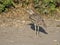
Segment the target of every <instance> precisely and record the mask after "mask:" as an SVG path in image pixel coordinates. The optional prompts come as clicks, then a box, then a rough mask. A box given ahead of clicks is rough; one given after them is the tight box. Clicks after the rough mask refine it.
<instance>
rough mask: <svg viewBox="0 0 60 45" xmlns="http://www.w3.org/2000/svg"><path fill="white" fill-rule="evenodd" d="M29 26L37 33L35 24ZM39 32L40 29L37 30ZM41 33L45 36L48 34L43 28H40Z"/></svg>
mask: <svg viewBox="0 0 60 45" xmlns="http://www.w3.org/2000/svg"><path fill="white" fill-rule="evenodd" d="M29 25H30V26H31V29H32V30H34V31H35V26H34V24H29ZM36 27H38V26H36ZM37 31H38V29H37ZM39 32H42V33H44V34H48V33H47V32H46V31H45V29H44V28H43V27H39Z"/></svg>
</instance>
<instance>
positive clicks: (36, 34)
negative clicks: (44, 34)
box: [34, 24, 37, 35]
mask: <svg viewBox="0 0 60 45" xmlns="http://www.w3.org/2000/svg"><path fill="white" fill-rule="evenodd" d="M34 26H35V32H36V35H37V30H36V24H34Z"/></svg>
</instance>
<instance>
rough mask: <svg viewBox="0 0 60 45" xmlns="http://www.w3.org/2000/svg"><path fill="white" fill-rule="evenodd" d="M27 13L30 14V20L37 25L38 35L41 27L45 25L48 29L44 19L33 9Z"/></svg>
mask: <svg viewBox="0 0 60 45" xmlns="http://www.w3.org/2000/svg"><path fill="white" fill-rule="evenodd" d="M26 11H27V12H28V13H29V14H30V16H29V18H30V20H31V21H32V23H33V24H34V25H35V31H36V34H37V33H38V34H39V26H41V25H44V26H45V27H46V25H45V22H44V20H43V18H42V17H41V16H40V15H39V14H38V13H36V12H34V11H33V10H32V9H27V10H26ZM36 26H38V31H37V30H36Z"/></svg>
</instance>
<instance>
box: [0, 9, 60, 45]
mask: <svg viewBox="0 0 60 45" xmlns="http://www.w3.org/2000/svg"><path fill="white" fill-rule="evenodd" d="M13 10H14V9H13ZM20 10H22V9H18V8H17V10H15V11H11V10H10V12H9V13H3V14H1V15H0V45H60V21H57V20H52V19H45V23H46V25H47V29H46V28H44V27H43V26H42V27H40V33H39V35H37V36H36V33H35V30H34V27H33V25H29V24H30V23H31V21H30V20H29V18H28V14H25V13H26V12H24V13H23V11H20Z"/></svg>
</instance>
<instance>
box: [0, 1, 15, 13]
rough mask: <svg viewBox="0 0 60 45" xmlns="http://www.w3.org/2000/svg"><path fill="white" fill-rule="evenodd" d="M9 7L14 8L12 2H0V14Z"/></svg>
mask: <svg viewBox="0 0 60 45" xmlns="http://www.w3.org/2000/svg"><path fill="white" fill-rule="evenodd" d="M10 6H14V2H13V0H0V12H3V11H5V9H6V8H7V7H10Z"/></svg>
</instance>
